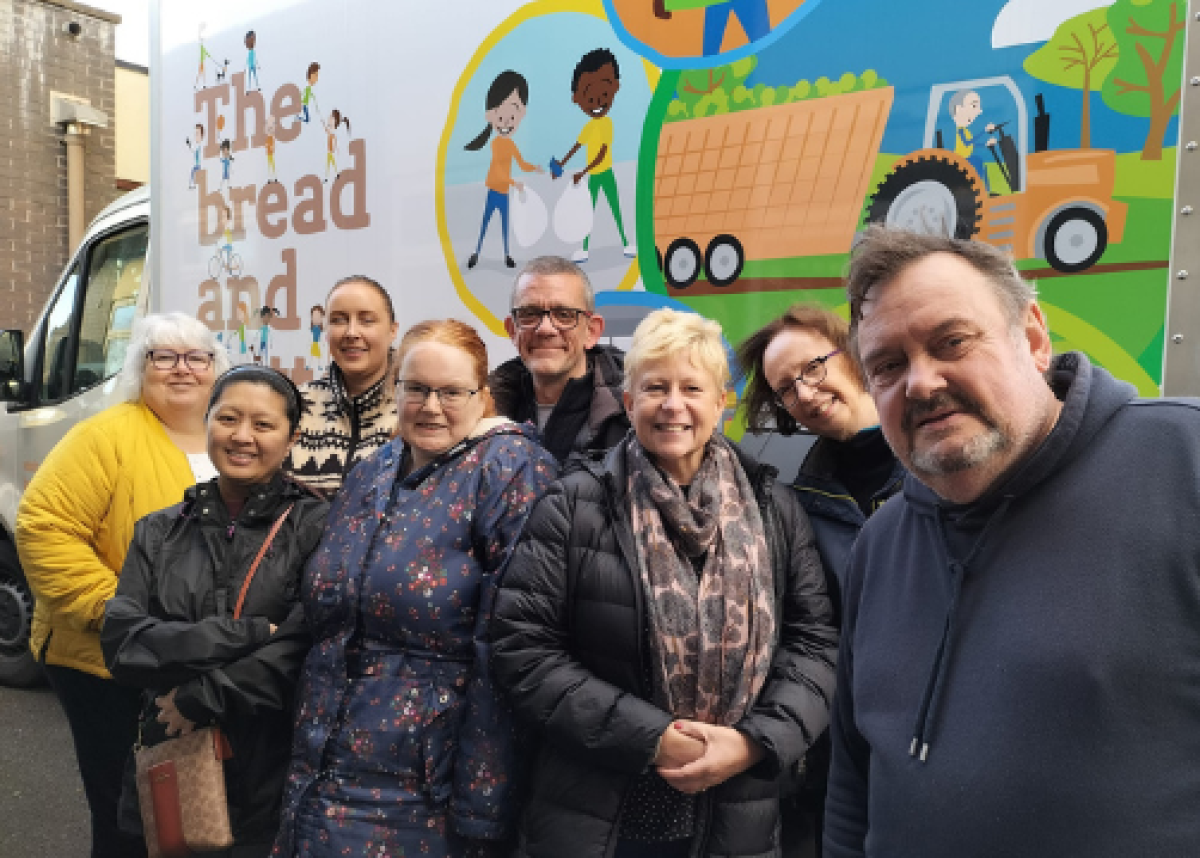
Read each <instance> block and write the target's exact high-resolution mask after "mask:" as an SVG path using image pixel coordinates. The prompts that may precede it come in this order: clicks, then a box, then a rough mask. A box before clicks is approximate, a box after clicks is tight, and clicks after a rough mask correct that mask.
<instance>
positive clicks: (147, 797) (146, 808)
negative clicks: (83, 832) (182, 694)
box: [134, 506, 292, 858]
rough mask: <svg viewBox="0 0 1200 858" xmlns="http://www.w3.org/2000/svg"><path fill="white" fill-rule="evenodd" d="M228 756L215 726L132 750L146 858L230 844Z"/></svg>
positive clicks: (237, 612) (180, 857) (170, 857)
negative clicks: (226, 762) (227, 794)
mask: <svg viewBox="0 0 1200 858" xmlns="http://www.w3.org/2000/svg"><path fill="white" fill-rule="evenodd" d="M291 511H292V507H291V506H289V507H288V508H287V509H285V510H284V511H283V515H281V516H279V518H278V519H277V520H276V521H275V524H274V525H272V526H271V532H270V533H268V534H267V538H266V541H264V542H263V544H262V548H260V549H259V550H258V554H257V555H256V556H255V558H254V562H253V563H252V564H250V570H249V571H248V572H247V573H246V580H245V581H244V582H243V583H242V589H241V592H240V593H238V599H237V605H236V606H235V607H234V610H233V616H234V619H237V618H239V617H240V616H241V614H242V605H243V604H244V603H245V601H246V591H247V590H248V589H249V588H250V581H251V579H252V578H254V573H255V572H257V571H258V564H259V562H260V561H261V560H262V559H263V555H264V554H266V553H267V548H268V547H270V545H271V541H272V540H273V539H274V538H275V534H276V533H278V532H279V528H280V526H281V525H282V524H283V520H284V519H285V518H287V515H288V513H289V512H291ZM232 756H233V751H232V749H231V748H230V746H229V741H228V740H227V739H226V738H225V734H224V733H222V732H221V729H220V728H219V727H203V728H201V729H197V730H193V731H192V732H191V733H188V734H187V735H186V736H180V737H178V738H176V739H168V740H167V741H165V742H161V743H159V744H157V745H154V746H153V747H150V748H146V747H143V746H142V742H141V735H140V730H139V736H138V744H137V746H136V747H135V748H134V761H135V768H136V771H137V792H138V804H139V805H141V812H142V831H143V833H144V836H145V838H146V851H147V853H148V854H149V858H185V856H188V855H191V854H192V853H194V852H219V851H221V850H223V849H228V848H229V847H231V846H232V845H233V828H232V827H231V825H230V822H229V801H228V798H227V797H226V794H225V766H224V762H225V760H228V759H229V758H230V757H232Z"/></svg>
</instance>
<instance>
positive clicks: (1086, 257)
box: [1045, 208, 1108, 274]
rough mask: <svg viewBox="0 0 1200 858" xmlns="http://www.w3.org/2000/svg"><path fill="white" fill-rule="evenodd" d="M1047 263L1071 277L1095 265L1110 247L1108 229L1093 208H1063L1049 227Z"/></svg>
mask: <svg viewBox="0 0 1200 858" xmlns="http://www.w3.org/2000/svg"><path fill="white" fill-rule="evenodd" d="M1045 244H1046V261H1047V262H1049V263H1050V266H1051V267H1052V268H1054V270H1056V271H1063V272H1065V273H1067V274H1070V273H1072V272H1075V271H1083V270H1084V269H1086V268H1091V267H1092V266H1093V265H1095V264H1096V263H1097V262H1098V261H1099V259H1100V257H1101V256H1103V255H1104V249H1105V248H1106V247H1108V226H1107V225H1106V224H1105V223H1104V218H1102V217H1101V216H1100V215H1098V214H1096V212H1094V211H1092V210H1091V209H1079V208H1072V209H1063V210H1062V211H1060V212H1059V213H1058V214H1056V215H1055V216H1054V217H1052V218H1050V222H1049V223H1048V224H1046V242H1045Z"/></svg>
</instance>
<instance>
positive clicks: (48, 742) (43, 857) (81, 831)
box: [0, 686, 91, 858]
mask: <svg viewBox="0 0 1200 858" xmlns="http://www.w3.org/2000/svg"><path fill="white" fill-rule="evenodd" d="M90 847H91V836H90V831H89V825H88V809H87V799H85V798H84V795H83V784H82V782H81V781H80V780H79V770H78V769H76V767H75V751H74V748H73V747H72V745H71V731H70V729H69V728H68V726H67V718H66V716H65V715H64V714H63V711H62V708H61V707H60V706H59V705H58V699H57V698H56V697H55V696H54V692H52V691H51V690H50V689H49V688H48V687H45V686H43V687H42V688H35V689H17V688H4V687H0V858H87V856H88V852H89V849H90Z"/></svg>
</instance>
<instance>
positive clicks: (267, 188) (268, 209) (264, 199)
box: [258, 182, 288, 238]
mask: <svg viewBox="0 0 1200 858" xmlns="http://www.w3.org/2000/svg"><path fill="white" fill-rule="evenodd" d="M281 213H282V214H283V217H281V218H277V219H275V220H273V221H272V220H270V219H269V218H270V217H271V215H277V214H281ZM287 223H288V222H287V188H285V187H284V186H283V183H282V182H267V183H266V184H265V185H263V189H262V193H260V194H259V195H258V231H259V232H260V233H262V235H263V237H264V238H280V237H281V236H282V235H283V234H284V233H285V232H287Z"/></svg>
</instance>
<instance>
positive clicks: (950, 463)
mask: <svg viewBox="0 0 1200 858" xmlns="http://www.w3.org/2000/svg"><path fill="white" fill-rule="evenodd" d="M1012 445H1013V439H1012V438H1011V437H1010V436H1008V435H1007V434H1005V433H1004V432H1003V431H1001V430H1000V428H999V427H998V426H995V425H991V424H989V425H988V426H987V428H986V429H985V430H984V431H983V432H981V433H980V434H978V435H976V436H974V437H973V438H971V439H970V440H969V441H967V442H966V443H965V444H963V445H962V447H960V448H959V449H957V450H952V451H949V452H946V453H935V452H933V451H931V450H916V449H914V450H913V453H912V470H913V472H914V473H915V474H917V475H918V476H921V475H924V476H928V477H947V476H950V475H951V474H960V473H962V472H963V471H969V470H970V469H971V468H977V467H979V466H980V465H982V464H984V463H985V462H987V461H988V460H989V459H991V458H992V457H993V456H996V455H999V454H1001V453H1005V452H1007V451H1008V450H1010V449H1012Z"/></svg>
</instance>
